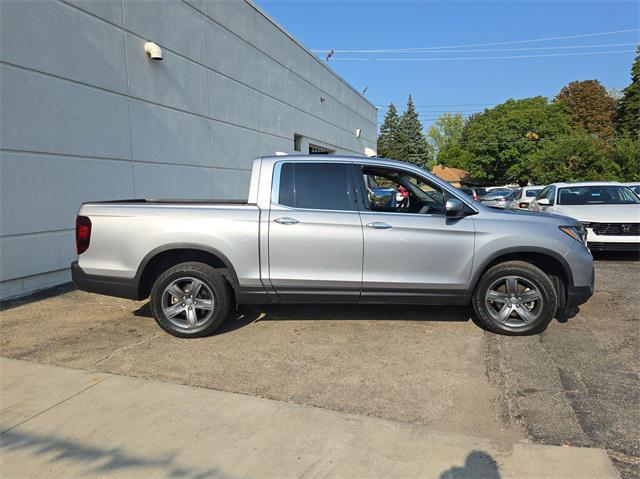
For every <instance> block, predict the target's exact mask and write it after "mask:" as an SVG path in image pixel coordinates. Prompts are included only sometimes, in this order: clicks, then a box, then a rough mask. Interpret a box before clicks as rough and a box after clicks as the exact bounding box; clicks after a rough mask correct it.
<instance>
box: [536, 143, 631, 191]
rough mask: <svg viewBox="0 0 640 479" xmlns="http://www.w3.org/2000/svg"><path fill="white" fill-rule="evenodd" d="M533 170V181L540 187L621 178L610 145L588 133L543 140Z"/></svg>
mask: <svg viewBox="0 0 640 479" xmlns="http://www.w3.org/2000/svg"><path fill="white" fill-rule="evenodd" d="M531 169H532V171H531V179H532V182H533V183H535V184H539V185H543V184H547V183H553V182H557V181H567V182H573V181H589V180H600V181H611V180H617V179H618V178H619V175H620V167H619V166H618V164H617V163H616V162H615V161H614V160H613V159H612V155H611V151H610V146H609V145H608V144H607V142H606V141H604V140H602V139H600V138H596V137H594V136H591V135H588V134H586V133H578V134H575V135H574V136H572V137H568V138H565V139H562V140H556V141H553V140H548V141H542V142H541V145H540V149H539V150H538V151H537V152H536V153H535V155H534V157H533V159H532V165H531Z"/></svg>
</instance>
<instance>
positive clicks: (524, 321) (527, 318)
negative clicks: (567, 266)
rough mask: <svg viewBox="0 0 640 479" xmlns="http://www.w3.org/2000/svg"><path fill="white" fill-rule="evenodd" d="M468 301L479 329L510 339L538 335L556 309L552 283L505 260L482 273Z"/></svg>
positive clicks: (534, 270) (537, 272)
mask: <svg viewBox="0 0 640 479" xmlns="http://www.w3.org/2000/svg"><path fill="white" fill-rule="evenodd" d="M527 300H530V301H527ZM472 302H473V309H474V310H475V312H476V314H477V316H478V319H479V320H480V322H481V323H482V325H483V326H485V327H486V328H487V329H488V330H490V331H492V332H494V333H498V334H504V335H510V336H523V335H530V334H538V333H541V332H542V331H544V330H545V329H546V328H547V326H548V325H549V322H551V320H552V319H553V317H554V316H555V313H556V310H557V307H558V297H557V294H556V290H555V288H554V285H553V282H552V280H551V279H550V278H549V276H547V275H546V274H545V273H544V272H543V271H542V270H541V269H540V268H537V267H536V266H534V265H532V264H530V263H526V262H524V261H507V262H505V263H500V264H497V265H495V266H493V267H492V268H490V269H489V270H488V271H486V272H485V273H484V274H483V275H482V277H481V278H480V281H479V282H478V286H477V287H476V290H475V292H474V294H473V300H472Z"/></svg>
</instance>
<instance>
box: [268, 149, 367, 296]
mask: <svg viewBox="0 0 640 479" xmlns="http://www.w3.org/2000/svg"><path fill="white" fill-rule="evenodd" d="M362 254H363V239H362V225H361V223H360V217H359V215H358V212H357V206H356V200H355V194H354V188H353V178H352V171H351V165H350V164H349V163H338V162H324V163H323V162H314V161H309V160H301V161H295V160H289V161H282V162H279V163H277V164H276V165H275V169H274V177H273V194H272V204H271V208H270V211H269V279H270V281H271V285H272V286H273V287H274V289H275V290H276V292H277V293H278V295H279V296H280V297H281V298H282V299H283V300H286V301H291V302H305V301H307V300H314V301H318V300H322V299H323V298H324V299H326V301H327V302H336V301H340V302H357V301H358V298H359V296H360V289H361V285H362Z"/></svg>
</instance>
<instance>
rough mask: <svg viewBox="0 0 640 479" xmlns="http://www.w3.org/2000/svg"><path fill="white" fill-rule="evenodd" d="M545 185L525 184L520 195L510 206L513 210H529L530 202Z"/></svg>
mask: <svg viewBox="0 0 640 479" xmlns="http://www.w3.org/2000/svg"><path fill="white" fill-rule="evenodd" d="M543 188H544V186H523V187H522V188H521V189H520V192H519V193H518V195H517V196H516V197H515V198H514V199H513V200H512V201H511V204H510V205H509V208H510V209H512V210H528V209H529V203H531V201H533V199H534V198H535V197H536V196H538V193H540V192H541V191H542V189H543Z"/></svg>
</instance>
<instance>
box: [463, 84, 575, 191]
mask: <svg viewBox="0 0 640 479" xmlns="http://www.w3.org/2000/svg"><path fill="white" fill-rule="evenodd" d="M571 133H572V126H571V118H570V117H569V115H568V114H567V113H565V112H564V110H563V108H562V107H561V106H560V105H558V104H553V103H549V101H548V100H547V99H546V98H543V97H535V98H526V99H523V100H508V101H506V102H505V103H502V104H500V105H497V106H496V107H494V108H491V109H488V110H485V111H484V113H481V114H478V115H475V116H474V117H472V118H471V119H470V120H469V121H468V123H467V125H466V127H465V128H464V130H463V133H462V138H461V140H460V145H461V146H462V147H463V148H464V149H465V150H467V152H468V155H467V160H466V162H465V163H466V164H464V165H460V166H462V167H463V168H464V169H466V170H467V171H469V172H470V173H471V176H472V177H474V178H477V179H479V180H483V181H485V182H487V183H494V184H501V183H509V182H514V181H516V182H519V183H522V184H526V183H527V181H528V180H530V179H531V172H532V168H533V165H534V163H535V159H536V155H537V153H538V152H539V150H540V149H541V148H542V145H543V143H544V142H545V140H546V141H550V140H552V139H556V138H563V137H567V136H570V135H571Z"/></svg>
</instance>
